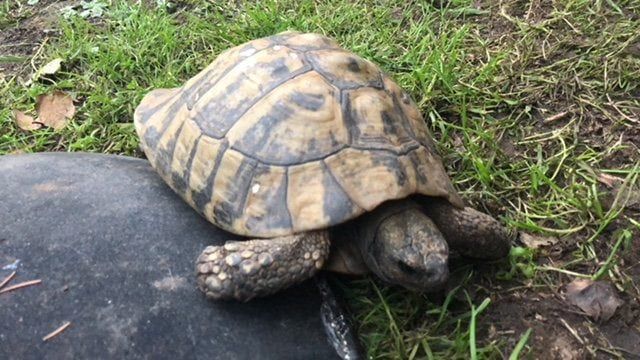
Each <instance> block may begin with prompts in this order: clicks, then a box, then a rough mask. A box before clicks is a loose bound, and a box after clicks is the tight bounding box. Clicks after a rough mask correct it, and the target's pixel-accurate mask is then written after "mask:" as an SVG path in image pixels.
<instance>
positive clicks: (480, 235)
mask: <svg viewBox="0 0 640 360" xmlns="http://www.w3.org/2000/svg"><path fill="white" fill-rule="evenodd" d="M424 211H425V213H426V214H427V216H429V217H430V218H431V220H433V222H434V223H436V226H437V227H438V229H439V230H440V232H442V234H443V235H444V238H445V239H446V240H447V243H448V244H449V247H450V248H452V249H454V250H456V251H457V252H459V253H460V254H461V255H462V256H466V257H470V258H476V259H483V260H494V259H500V258H503V257H505V256H507V255H508V254H509V250H510V249H511V243H512V242H513V240H514V239H515V237H516V236H517V234H516V233H514V232H511V231H509V230H508V229H507V228H505V227H504V226H502V224H500V223H499V222H498V220H496V219H494V218H493V217H491V216H489V215H487V214H485V213H482V212H480V211H478V210H475V209H473V208H471V207H468V206H467V207H465V208H464V209H459V208H456V207H454V206H453V205H451V203H449V202H448V201H446V200H444V199H438V198H431V199H429V200H428V201H427V202H426V203H425V204H424Z"/></svg>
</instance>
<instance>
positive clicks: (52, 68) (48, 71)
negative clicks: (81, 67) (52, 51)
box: [24, 58, 63, 86]
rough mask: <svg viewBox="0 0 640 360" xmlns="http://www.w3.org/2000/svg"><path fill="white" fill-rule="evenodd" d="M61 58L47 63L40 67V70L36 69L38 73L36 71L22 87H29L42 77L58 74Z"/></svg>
mask: <svg viewBox="0 0 640 360" xmlns="http://www.w3.org/2000/svg"><path fill="white" fill-rule="evenodd" d="M62 61H63V59H62V58H55V59H53V60H51V61H49V62H48V63H46V64H44V66H42V67H41V68H40V69H38V71H36V72H35V73H34V74H33V75H32V76H31V79H29V80H28V81H27V82H26V83H25V84H24V85H25V86H29V85H31V84H32V83H33V82H34V81H37V80H38V79H40V77H41V76H42V75H53V74H55V73H57V72H58V70H60V67H61V65H62Z"/></svg>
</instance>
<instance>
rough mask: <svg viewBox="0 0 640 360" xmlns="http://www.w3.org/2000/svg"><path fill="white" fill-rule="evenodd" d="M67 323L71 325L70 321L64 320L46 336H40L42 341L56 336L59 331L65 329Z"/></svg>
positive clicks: (67, 325)
mask: <svg viewBox="0 0 640 360" xmlns="http://www.w3.org/2000/svg"><path fill="white" fill-rule="evenodd" d="M69 325H71V321H66V322H65V323H64V324H62V326H60V327H59V328H57V329H55V330H53V331H52V332H50V333H49V334H48V335H47V336H45V337H43V338H42V341H47V340H50V339H51V338H53V337H54V336H58V334H60V333H61V332H63V331H65V330H66V329H67V328H68V327H69Z"/></svg>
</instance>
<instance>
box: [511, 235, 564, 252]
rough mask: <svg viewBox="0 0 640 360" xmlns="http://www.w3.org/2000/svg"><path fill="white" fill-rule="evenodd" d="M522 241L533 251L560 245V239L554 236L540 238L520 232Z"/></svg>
mask: <svg viewBox="0 0 640 360" xmlns="http://www.w3.org/2000/svg"><path fill="white" fill-rule="evenodd" d="M520 241H521V242H522V243H523V244H524V245H526V246H527V247H528V248H531V249H538V248H541V247H549V246H553V245H555V244H556V243H558V238H557V237H554V236H538V235H532V234H528V233H526V232H520Z"/></svg>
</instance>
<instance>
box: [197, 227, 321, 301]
mask: <svg viewBox="0 0 640 360" xmlns="http://www.w3.org/2000/svg"><path fill="white" fill-rule="evenodd" d="M329 243H330V242H329V234H328V232H327V231H326V230H322V231H309V232H305V233H300V234H294V235H288V236H281V237H276V238H272V239H255V240H248V241H228V242H226V243H225V244H224V245H223V246H208V247H207V248H206V249H204V251H203V252H202V254H200V256H199V257H198V261H197V265H196V272H197V275H198V288H199V289H200V290H202V292H204V293H205V294H206V295H207V297H208V298H209V299H215V300H218V299H221V300H230V299H235V300H239V301H249V300H251V299H253V298H254V297H261V296H266V295H269V294H273V293H275V292H277V291H279V290H282V289H284V288H287V287H289V286H291V285H294V284H297V283H299V282H301V281H303V280H306V279H308V278H310V277H312V276H313V275H314V274H315V273H316V272H317V271H318V270H319V269H320V268H322V266H323V265H324V262H325V260H327V258H328V257H329Z"/></svg>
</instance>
